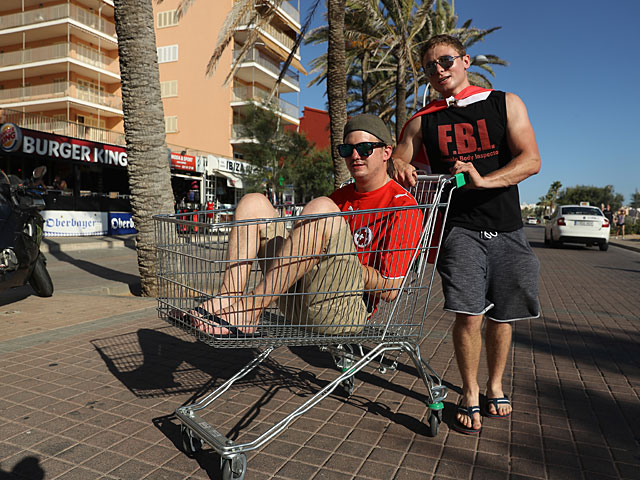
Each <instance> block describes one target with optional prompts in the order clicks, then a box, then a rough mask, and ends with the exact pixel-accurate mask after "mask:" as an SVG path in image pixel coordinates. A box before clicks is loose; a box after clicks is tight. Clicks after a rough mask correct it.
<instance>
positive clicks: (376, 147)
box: [189, 114, 423, 338]
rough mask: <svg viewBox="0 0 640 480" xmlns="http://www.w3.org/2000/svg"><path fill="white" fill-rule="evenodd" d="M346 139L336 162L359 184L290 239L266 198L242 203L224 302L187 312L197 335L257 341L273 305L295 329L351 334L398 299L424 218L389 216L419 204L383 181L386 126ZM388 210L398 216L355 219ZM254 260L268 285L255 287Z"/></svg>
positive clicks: (409, 212) (326, 204) (339, 193)
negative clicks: (381, 304) (380, 304)
mask: <svg viewBox="0 0 640 480" xmlns="http://www.w3.org/2000/svg"><path fill="white" fill-rule="evenodd" d="M343 138H344V143H343V144H342V145H340V146H339V152H340V155H341V156H342V157H343V158H344V159H345V162H346V165H347V168H348V169H349V172H350V173H351V175H352V177H353V179H354V183H352V184H349V185H347V186H345V187H342V188H340V189H339V190H336V191H335V192H333V193H332V194H331V195H330V196H329V197H321V198H316V199H314V200H312V201H311V202H309V203H308V204H307V205H306V206H305V207H304V209H303V210H302V213H301V216H302V217H304V218H303V219H298V220H297V221H296V223H295V225H294V226H293V228H292V229H290V230H289V229H287V228H286V224H285V222H282V221H275V219H277V218H279V217H280V215H279V214H278V211H277V210H276V209H275V208H274V207H273V206H272V205H271V203H270V202H269V200H268V199H267V198H266V197H265V196H264V195H261V194H256V193H253V194H248V195H245V196H244V197H243V198H242V199H241V200H240V202H239V203H238V205H237V207H236V210H235V214H234V222H233V226H232V228H231V230H230V233H229V241H228V249H227V256H226V259H225V262H226V268H225V271H224V275H223V280H222V285H221V287H220V289H219V291H218V294H217V295H216V296H215V297H213V298H212V299H210V300H208V301H206V302H204V303H202V304H201V305H200V306H199V307H197V308H195V309H193V310H191V311H190V312H189V316H190V317H191V319H192V322H193V324H194V325H195V326H196V328H198V329H199V330H200V331H202V332H204V333H207V334H209V335H212V336H214V337H218V338H221V337H225V336H228V337H233V338H240V337H248V336H252V335H260V332H259V329H258V326H259V323H260V319H261V315H262V314H263V312H264V311H265V309H266V308H267V307H268V306H269V305H270V304H272V303H273V302H274V301H277V302H278V306H279V309H280V311H281V312H282V313H283V315H284V317H285V318H286V320H287V321H288V322H289V323H291V324H297V325H304V326H308V327H310V328H311V329H313V331H315V332H318V333H319V334H351V333H357V332H358V331H360V330H362V329H363V328H364V326H365V325H366V321H367V318H368V316H369V315H370V314H371V312H372V311H373V310H375V308H376V306H377V304H378V302H379V301H380V300H383V301H387V302H388V301H391V300H393V299H394V298H395V297H396V296H397V295H398V292H399V289H400V286H401V284H402V280H403V278H404V276H405V274H406V273H407V270H408V268H409V264H410V262H411V261H412V258H413V254H414V251H415V247H416V246H417V243H418V239H419V236H420V231H421V227H422V225H423V216H422V214H421V212H420V209H418V208H408V209H402V208H400V209H398V210H393V208H392V207H415V206H416V205H417V202H416V200H415V198H414V197H413V196H412V195H411V194H409V192H408V191H407V190H405V189H404V188H403V187H401V186H400V185H399V184H398V183H396V182H395V181H394V180H392V179H391V178H390V177H389V174H388V173H387V167H388V163H389V161H390V159H391V153H392V151H393V148H392V138H391V135H390V133H389V130H388V128H387V126H386V125H385V124H384V122H383V121H382V120H381V119H380V118H378V117H377V116H374V115H368V114H365V115H358V116H355V117H353V118H352V119H350V120H349V121H348V122H347V124H346V125H345V129H344V137H343ZM385 208H392V210H391V211H384V212H371V213H366V214H359V212H362V211H364V210H371V209H385ZM341 212H353V214H351V213H349V214H346V215H345V214H343V213H341ZM270 219H274V221H269V220H270ZM256 259H258V260H259V263H260V267H261V270H262V274H263V275H262V278H261V279H260V281H259V282H258V283H257V284H256V285H255V286H253V287H252V286H251V284H250V283H251V282H250V276H251V266H252V264H253V263H254V260H256ZM247 290H248V291H247ZM363 292H365V294H364V295H363Z"/></svg>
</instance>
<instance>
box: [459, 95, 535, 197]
mask: <svg viewBox="0 0 640 480" xmlns="http://www.w3.org/2000/svg"><path fill="white" fill-rule="evenodd" d="M506 103H507V142H508V144H509V149H510V150H511V153H512V154H513V158H512V159H511V161H510V162H509V163H508V164H506V165H505V166H504V167H502V168H499V169H498V170H495V171H493V172H491V173H489V174H487V175H486V176H484V177H482V176H481V175H480V174H479V173H478V172H477V171H476V169H475V167H474V166H473V164H472V163H471V162H459V161H458V162H456V163H455V164H454V166H453V167H452V168H451V173H452V174H456V173H460V172H465V173H467V174H468V178H469V180H470V184H471V185H470V186H471V188H500V187H508V186H511V185H516V184H518V183H520V182H521V181H523V180H524V179H525V178H528V177H530V176H531V175H535V174H536V173H538V172H539V171H540V152H538V144H537V142H536V136H535V134H534V132H533V127H532V126H531V122H530V121H529V115H528V114H527V108H526V107H525V105H524V102H523V101H522V100H521V99H520V97H518V96H517V95H514V94H513V93H507V94H506Z"/></svg>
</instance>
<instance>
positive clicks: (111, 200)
mask: <svg viewBox="0 0 640 480" xmlns="http://www.w3.org/2000/svg"><path fill="white" fill-rule="evenodd" d="M0 159H1V160H2V162H1V168H2V169H3V170H4V171H5V172H6V173H7V174H9V175H16V176H18V177H20V178H23V179H24V178H28V177H30V176H31V172H32V171H33V169H34V168H35V167H37V166H40V165H44V166H46V167H47V173H46V175H45V177H44V178H43V179H42V181H41V183H40V188H42V190H43V198H44V200H45V202H46V209H45V210H44V211H43V212H42V216H43V217H44V219H45V226H44V235H45V236H82V235H116V234H125V233H135V228H134V225H133V220H132V219H131V205H130V201H129V198H130V192H129V183H128V177H127V165H128V161H127V152H126V149H125V148H124V147H121V146H117V145H108V144H103V143H97V142H92V141H88V140H82V139H77V138H73V137H67V136H62V135H56V134H52V133H46V132H40V131H37V130H30V129H27V128H20V127H18V126H17V125H15V124H13V123H5V124H3V125H2V126H0Z"/></svg>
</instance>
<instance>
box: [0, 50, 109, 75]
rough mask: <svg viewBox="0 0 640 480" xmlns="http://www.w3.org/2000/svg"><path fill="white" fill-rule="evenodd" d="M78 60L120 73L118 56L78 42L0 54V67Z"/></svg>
mask: <svg viewBox="0 0 640 480" xmlns="http://www.w3.org/2000/svg"><path fill="white" fill-rule="evenodd" d="M67 57H70V58H75V59H76V60H78V61H80V62H82V63H85V64H88V65H91V66H93V67H96V68H100V69H102V70H106V71H108V72H111V73H113V74H115V75H119V74H120V66H119V64H118V59H117V58H111V57H108V56H107V55H105V54H103V53H102V52H99V51H98V50H96V49H94V48H90V47H88V46H86V45H80V44H77V43H59V44H56V45H51V46H47V47H37V48H27V49H25V50H17V51H15V52H8V53H1V54H0V68H4V67H13V66H25V65H26V64H29V63H36V62H47V61H50V60H58V59H61V58H67Z"/></svg>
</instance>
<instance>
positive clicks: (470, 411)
mask: <svg viewBox="0 0 640 480" xmlns="http://www.w3.org/2000/svg"><path fill="white" fill-rule="evenodd" d="M458 413H461V414H463V415H466V416H467V417H469V418H470V419H471V423H472V424H473V415H474V414H475V413H480V406H479V405H474V406H471V407H463V406H462V405H458ZM451 428H453V429H454V430H455V431H456V432H460V433H465V434H467V435H471V434H476V433H480V430H482V427H480V428H478V429H477V430H476V429H475V428H469V427H467V426H466V425H465V424H463V423H460V421H459V420H458V419H457V418H456V420H455V422H454V423H453V425H451Z"/></svg>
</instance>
